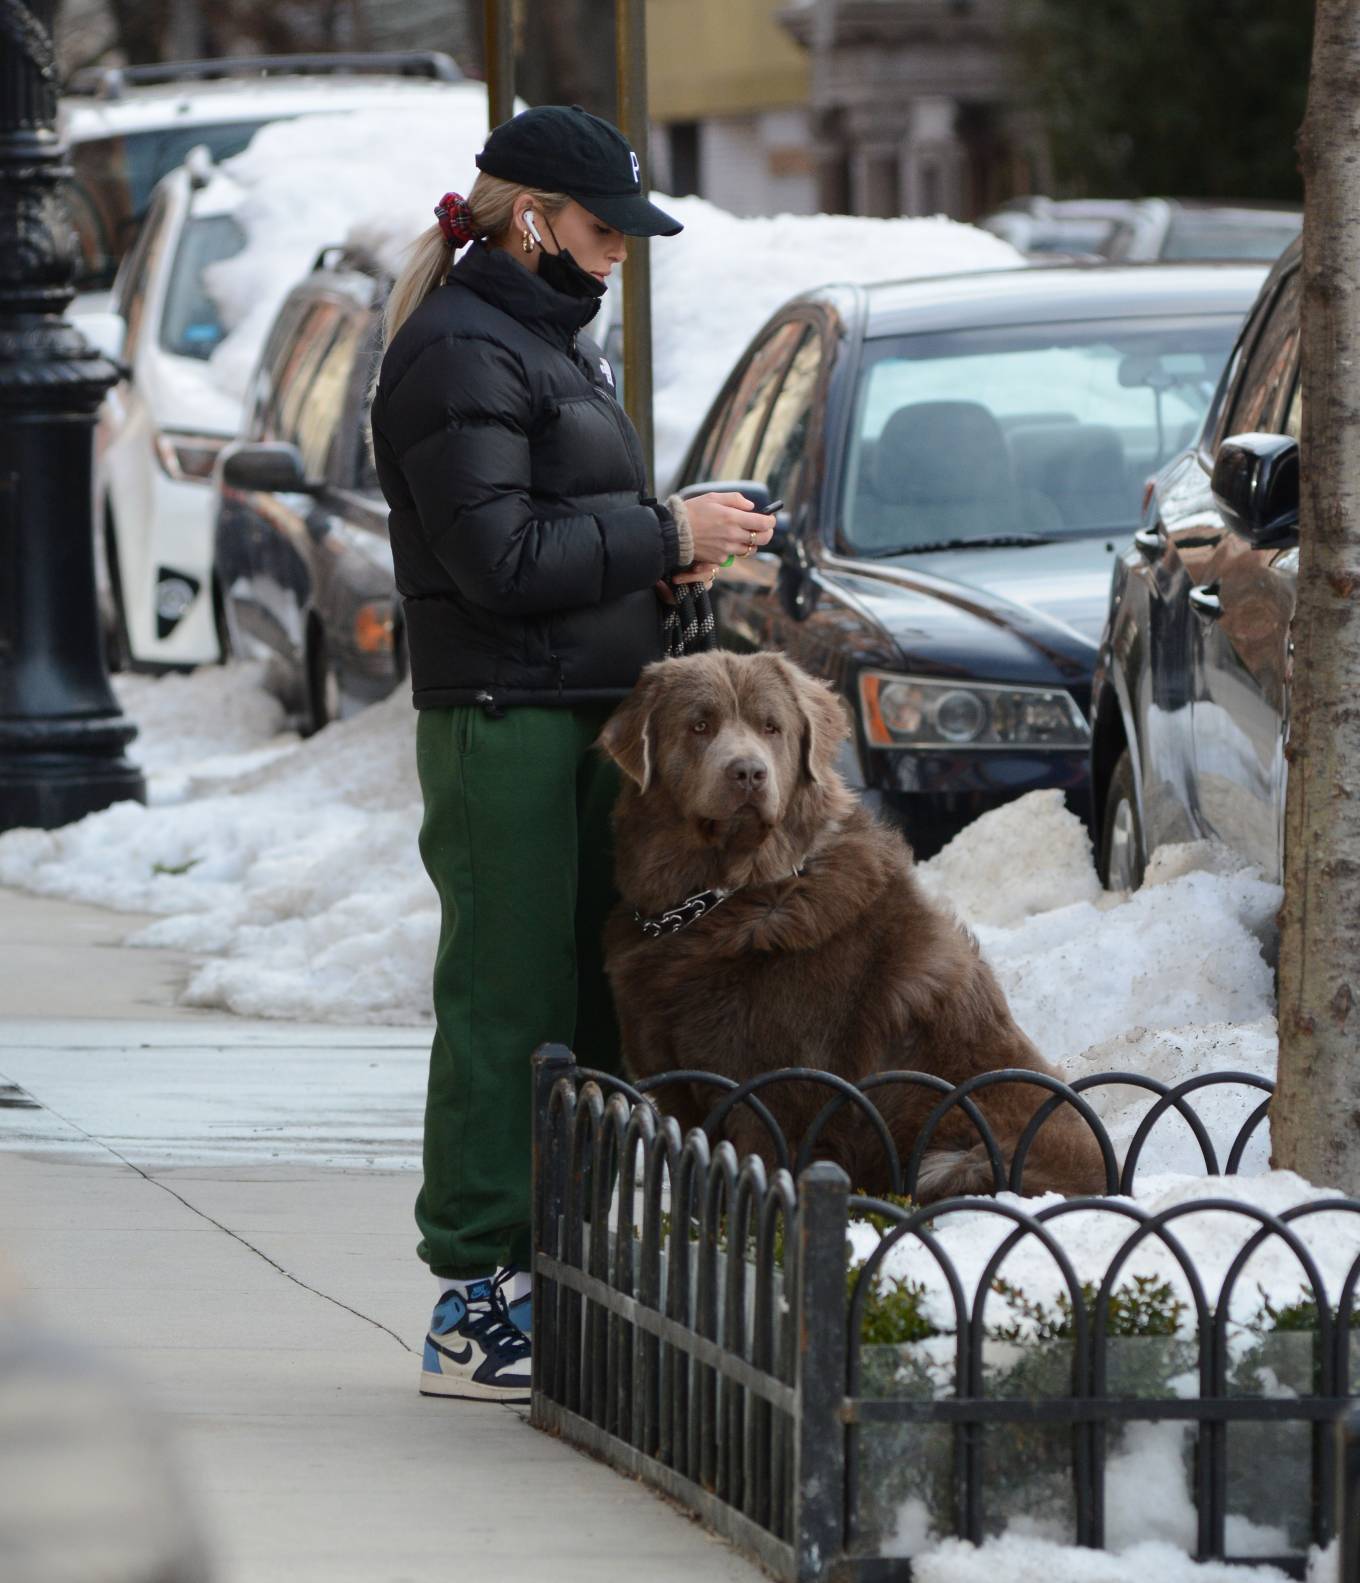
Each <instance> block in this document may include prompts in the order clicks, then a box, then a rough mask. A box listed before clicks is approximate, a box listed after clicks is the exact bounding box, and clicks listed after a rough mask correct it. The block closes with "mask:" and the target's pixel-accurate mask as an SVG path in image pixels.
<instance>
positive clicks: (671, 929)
mask: <svg viewBox="0 0 1360 1583" xmlns="http://www.w3.org/2000/svg"><path fill="white" fill-rule="evenodd" d="M806 873H807V860H806V858H805V859H804V860H803V862H802V863H800V864H799V866H798V867H797V868H796V869H794V870H793V871H792V872H791V873H790V874H788V875H787V876H786V878H788V879H801V878H802V876H803V875H804V874H806ZM764 883H766V884H768V883H769V881H765V882H764ZM745 889H746V886H744V885H737V886H734V887H733V889H731V890H719V889H717V888H714V889H713V890H701V891H697V892H696V893H695V894H694V895H693V896H686V897H685V899H684V901H682V902H680V903H678V904H677V905H676V906H674V907H668V908H667V909H666V910H665V912H659V913H656V914H655V915H654V916H653V917H651V918H644V917H643V916H642V914H641V913H640V912H638V911H636V910H635V911H634V913H633V921H634V922H635V923H636V924H637V925H638V927H639V928H640V929H641V930H642V932H643V934H644V935H645V936H646V938H647V939H649V940H659V939H660V938H661V936H662V935H665V934H679V932H680V930H681V929H687V928H689V926H690V924H692V923H698V921H699V920H700V918H704V917H706V916H707V915H708V914H709V913H711V912H713V911H714V910H715V909H716V908H718V907H721V906H722V904H723V903H724V902H725V901H726V900H727V899H728V898H729V897H730V896H735V895H736V894H737V893H738V892H739V891H743V890H745Z"/></svg>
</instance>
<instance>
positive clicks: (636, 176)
mask: <svg viewBox="0 0 1360 1583" xmlns="http://www.w3.org/2000/svg"><path fill="white" fill-rule="evenodd" d="M628 158H629V159H631V160H632V162H633V180H634V182H635V183H636V184H637V185H638V186H641V185H642V172H641V167H640V166H639V165H638V157H637V155H636V154H629V156H628Z"/></svg>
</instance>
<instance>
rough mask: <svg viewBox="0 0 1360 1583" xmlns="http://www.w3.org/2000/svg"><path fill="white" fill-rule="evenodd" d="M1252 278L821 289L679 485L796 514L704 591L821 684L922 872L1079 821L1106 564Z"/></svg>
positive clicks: (1146, 275)
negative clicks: (999, 842) (1016, 824)
mask: <svg viewBox="0 0 1360 1583" xmlns="http://www.w3.org/2000/svg"><path fill="white" fill-rule="evenodd" d="M1261 273H1262V272H1261V270H1260V269H1257V268H1237V267H1231V266H1200V267H1186V266H1175V267H1171V266H1160V265H1158V266H1140V267H1134V268H1119V269H1111V268H1107V267H1104V266H1095V267H1090V268H1088V267H1083V266H1067V267H1058V268H1051V269H1017V270H1001V271H992V272H988V273H985V274H972V275H966V276H950V277H944V278H938V279H933V280H918V281H909V282H901V283H896V284H884V285H877V286H870V287H850V286H828V287H826V288H824V289H822V290H819V291H815V292H812V293H809V294H808V295H806V296H803V297H799V298H796V299H794V300H793V301H792V302H790V303H788V304H787V305H786V306H785V307H784V308H782V309H781V310H780V311H779V313H777V314H776V315H775V317H774V318H773V319H772V320H771V321H770V323H769V324H768V325H767V326H766V327H765V328H764V329H763V330H762V331H761V332H760V334H759V335H758V336H757V337H756V339H755V341H754V342H753V343H752V345H751V347H750V348H749V349H748V350H747V352H746V353H745V355H744V356H743V357H742V358H741V359H740V361H739V362H738V363H737V366H736V368H735V369H734V370H733V372H732V374H731V376H730V377H729V379H728V381H727V383H726V385H725V386H724V388H723V390H722V392H721V394H720V395H719V397H718V399H717V401H716V402H715V404H714V406H713V408H712V410H711V411H710V412H709V414H708V416H707V418H706V419H705V421H704V423H703V426H702V427H701V429H700V430H699V433H698V435H697V437H696V438H695V440H694V442H693V444H692V446H691V448H690V451H689V454H688V456H687V457H686V458H685V461H684V463H683V464H682V466H681V468H680V472H679V474H678V477H677V484H678V485H679V486H680V487H681V488H682V489H683V490H686V491H688V492H690V493H695V492H698V491H699V490H701V489H707V488H713V487H732V485H733V483H734V481H746V483H743V485H742V487H746V488H747V493H748V495H750V496H751V497H752V498H754V499H755V500H756V501H757V503H758V504H763V503H764V502H766V501H769V500H772V499H774V498H775V497H776V496H783V497H784V499H785V500H786V502H787V505H786V508H785V510H784V511H783V512H782V513H781V514H780V519H779V527H778V530H777V532H776V536H775V539H774V540H773V541H772V542H771V545H770V548H769V550H768V551H765V552H762V553H760V554H757V555H754V556H752V557H750V558H749V559H748V560H740V559H739V560H737V561H736V562H735V563H734V564H733V566H732V567H731V568H730V569H729V570H727V571H725V572H724V573H723V574H722V576H721V577H720V578H719V580H718V583H717V588H716V594H715V608H716V611H717V615H718V620H719V624H720V628H721V635H722V639H723V642H724V643H725V644H726V645H727V646H730V647H736V648H746V649H755V648H777V649H783V650H784V651H785V652H786V653H788V654H790V655H791V656H792V657H794V658H795V659H797V660H799V661H801V662H802V664H804V665H805V666H806V667H807V668H808V669H809V670H811V671H813V672H815V673H817V674H820V675H822V676H825V677H828V678H829V679H831V680H832V681H833V682H834V683H835V685H836V687H837V688H838V689H839V691H840V692H841V693H842V694H843V696H844V697H845V699H846V700H847V702H848V703H849V704H850V706H851V709H852V711H853V713H854V716H855V718H856V720H857V722H858V730H857V732H856V736H855V740H854V744H853V751H852V753H851V754H850V755H849V758H848V760H847V763H846V765H845V768H846V771H847V773H848V774H849V775H850V777H851V779H852V780H853V781H854V782H855V783H856V784H858V786H860V787H861V788H862V789H863V791H864V793H865V795H866V797H867V799H868V800H869V801H871V802H873V803H876V804H878V805H879V806H881V807H882V808H883V809H884V810H885V811H886V812H888V813H889V814H890V815H891V816H892V817H894V818H895V819H896V820H897V821H898V822H900V824H901V825H902V826H903V828H904V829H905V831H906V833H907V835H908V836H909V838H910V839H911V840H912V841H913V843H914V844H915V846H916V848H917V851H918V852H919V853H921V854H923V855H924V854H927V853H929V852H931V851H933V850H935V849H936V848H937V847H938V846H939V845H940V844H941V843H942V842H943V841H944V840H946V839H947V838H948V837H949V836H950V835H952V834H953V833H954V832H956V831H957V830H958V829H959V828H961V827H962V826H963V825H964V824H965V823H967V822H968V821H969V820H970V819H972V818H974V817H975V816H976V815H977V814H979V813H982V812H984V811H985V810H987V809H989V808H992V807H995V806H997V805H999V804H1001V803H1003V802H1005V801H1007V800H1009V799H1010V798H1013V797H1016V796H1019V795H1020V794H1021V793H1022V792H1027V791H1031V790H1034V789H1035V788H1038V787H1047V786H1056V787H1061V788H1063V789H1064V790H1065V791H1066V792H1067V793H1068V794H1069V798H1070V801H1071V803H1072V806H1073V807H1074V808H1075V809H1077V810H1078V811H1079V812H1081V813H1083V814H1086V813H1087V811H1088V810H1087V806H1086V802H1087V749H1088V728H1087V711H1088V706H1089V701H1090V683H1091V671H1092V668H1093V666H1094V664H1095V657H1096V640H1097V638H1098V637H1099V634H1100V628H1101V624H1102V622H1103V621H1104V615H1105V607H1106V597H1107V590H1108V588H1109V581H1110V568H1111V565H1112V563H1113V560H1114V551H1115V548H1116V545H1117V544H1119V543H1121V542H1122V541H1123V540H1124V539H1126V538H1127V536H1128V535H1129V533H1131V532H1132V531H1133V529H1134V528H1135V527H1136V526H1137V523H1138V508H1139V502H1140V499H1141V496H1142V491H1143V487H1144V483H1145V481H1146V480H1147V478H1148V477H1149V475H1150V474H1152V473H1153V472H1155V471H1156V469H1157V468H1158V467H1160V466H1161V465H1162V464H1163V463H1164V462H1165V461H1166V459H1167V458H1168V457H1170V456H1172V455H1174V454H1175V453H1176V452H1177V451H1178V450H1180V449H1181V448H1182V447H1183V446H1185V445H1186V444H1187V443H1188V442H1189V440H1190V439H1191V438H1192V437H1193V436H1194V434H1196V433H1197V432H1198V430H1199V426H1200V423H1201V420H1202V418H1203V414H1204V410H1205V408H1206V407H1207V405H1208V403H1209V400H1210V397H1211V395H1212V393H1213V390H1214V387H1215V385H1216V384H1217V381H1218V377H1219V373H1220V371H1221V369H1222V366H1223V363H1224V361H1225V359H1226V357H1227V355H1228V349H1229V348H1230V346H1231V345H1232V341H1233V337H1234V336H1235V334H1236V333H1237V328H1238V326H1239V324H1240V323H1241V319H1242V315H1243V313H1244V312H1245V311H1246V309H1247V307H1248V306H1249V305H1250V303H1251V300H1252V298H1253V297H1254V295H1255V293H1256V290H1257V288H1258V286H1259V284H1260V281H1261ZM748 484H749V487H747V485H748Z"/></svg>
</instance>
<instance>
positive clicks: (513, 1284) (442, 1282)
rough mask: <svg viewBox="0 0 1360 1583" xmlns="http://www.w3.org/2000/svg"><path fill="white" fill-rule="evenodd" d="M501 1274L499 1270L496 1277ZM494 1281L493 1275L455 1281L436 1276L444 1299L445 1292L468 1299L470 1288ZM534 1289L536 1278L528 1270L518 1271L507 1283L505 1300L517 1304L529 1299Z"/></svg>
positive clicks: (445, 1276)
mask: <svg viewBox="0 0 1360 1583" xmlns="http://www.w3.org/2000/svg"><path fill="white" fill-rule="evenodd" d="M499 1274H500V1271H499V1270H497V1271H496V1275H499ZM494 1279H495V1276H493V1275H471V1276H469V1277H468V1278H467V1279H466V1280H463V1281H455V1280H452V1279H450V1278H449V1277H448V1276H447V1275H436V1276H435V1280H437V1281H438V1282H439V1295H440V1296H441V1297H443V1295H444V1294H445V1292H457V1293H458V1295H459V1296H460V1297H466V1296H467V1289H468V1287H469V1286H475V1285H476V1283H477V1282H478V1281H490V1280H494ZM533 1289H534V1278H533V1276H532V1275H530V1273H529V1272H528V1270H516V1271H515V1273H514V1274H513V1275H512V1276H511V1277H510V1279H509V1280H508V1281H507V1282H506V1283H505V1300H506V1302H507V1303H517V1302H519V1300H520V1298H521V1297H527V1296H528V1295H529V1293H530V1292H531V1291H533Z"/></svg>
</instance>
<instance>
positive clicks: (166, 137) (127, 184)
mask: <svg viewBox="0 0 1360 1583" xmlns="http://www.w3.org/2000/svg"><path fill="white" fill-rule="evenodd" d="M272 119H276V118H274V117H260V118H257V119H255V120H251V121H226V122H223V123H221V124H220V125H216V126H173V127H157V128H155V129H154V130H152V131H146V132H129V133H127V134H125V135H124V136H122V137H96V138H88V139H86V140H85V141H84V142H80V143H74V144H72V146H71V150H70V161H71V168H72V177H71V180H70V181H69V182H67V183H66V185H65V189H64V191H65V196H66V201H67V205H68V207H69V209H70V214H71V219H72V221H73V222H74V225H75V228H76V235H77V237H78V239H79V242H80V257H79V259H78V262H77V268H76V287H77V289H78V290H80V291H98V290H101V289H107V288H108V287H109V286H111V285H112V284H113V277H114V275H115V274H116V273H117V271H118V265H119V263H120V262H121V261H122V258H123V254H124V253H126V252H127V250H128V248H129V247H131V245H132V241H133V238H134V237H135V236H136V234H137V227H138V226H139V225H140V224H141V223H142V220H143V218H144V217H145V215H146V211H147V208H148V207H149V206H150V203H151V192H152V189H153V188H154V187H155V185H156V183H157V182H158V181H159V180H160V179H161V177H162V176H165V175H168V174H169V173H170V171H172V170H174V169H175V168H176V167H177V166H179V165H182V164H183V163H184V156H185V155H186V154H187V153H188V152H189V150H190V149H191V148H195V147H197V145H198V144H200V143H205V144H206V145H207V147H208V150H209V152H210V153H211V154H212V157H213V162H214V163H215V164H220V163H221V161H222V160H224V159H230V158H231V156H232V155H233V154H239V153H240V152H241V150H242V149H243V148H245V146H246V145H247V144H248V143H249V142H250V140H251V138H252V137H254V136H255V134H256V132H258V131H259V129H260V128H261V127H262V126H266V125H267V124H268V122H269V121H270V120H272Z"/></svg>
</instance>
